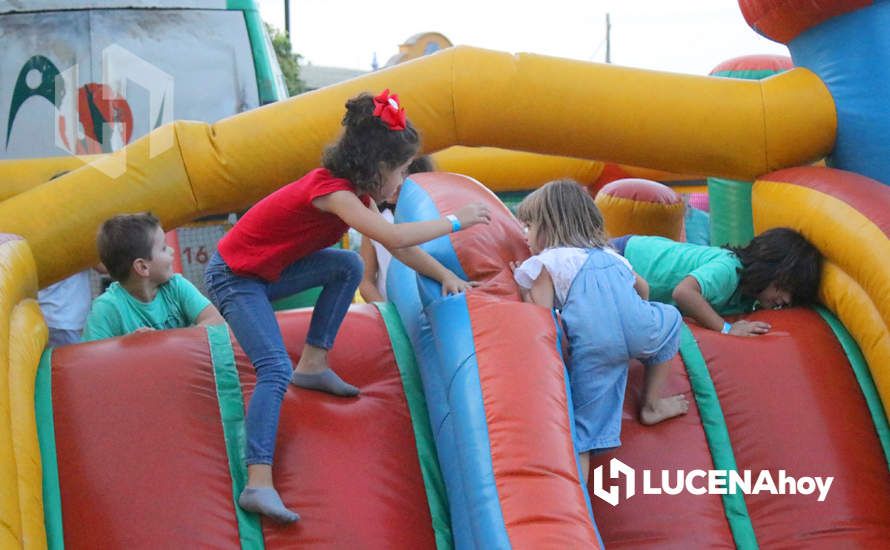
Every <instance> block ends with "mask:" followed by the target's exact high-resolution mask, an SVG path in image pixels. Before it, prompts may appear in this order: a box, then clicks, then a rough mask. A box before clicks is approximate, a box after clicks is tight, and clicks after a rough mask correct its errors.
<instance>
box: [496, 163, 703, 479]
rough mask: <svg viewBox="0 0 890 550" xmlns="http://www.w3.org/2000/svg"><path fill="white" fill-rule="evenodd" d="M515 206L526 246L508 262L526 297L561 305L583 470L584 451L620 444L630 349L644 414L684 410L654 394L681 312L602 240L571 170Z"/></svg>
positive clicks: (681, 401)
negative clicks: (652, 294) (651, 293)
mask: <svg viewBox="0 0 890 550" xmlns="http://www.w3.org/2000/svg"><path fill="white" fill-rule="evenodd" d="M517 215H518V217H519V219H520V220H521V221H522V222H523V223H524V224H525V226H526V228H527V241H528V245H529V248H530V249H531V251H532V254H533V256H532V257H531V258H529V259H528V260H526V261H525V262H523V263H522V264H521V265H519V266H514V267H515V272H514V276H515V278H516V282H517V283H518V284H519V287H520V290H521V293H522V296H523V299H524V300H525V301H527V302H533V303H536V304H538V305H542V306H544V307H547V308H553V307H556V308H558V309H560V310H561V311H562V320H563V323H564V324H565V330H566V335H567V337H568V341H569V346H568V348H569V356H570V368H569V382H570V386H571V392H572V404H573V407H574V416H575V431H576V437H577V441H576V445H577V449H578V452H579V453H580V454H581V471H582V473H583V474H584V476H585V478H586V476H587V471H588V469H589V467H590V453H591V452H597V451H602V450H605V449H609V448H612V447H617V446H619V445H620V444H621V441H620V439H619V435H620V433H621V410H622V406H623V403H624V389H625V386H626V384H627V370H628V362H629V361H630V360H631V359H639V360H640V361H641V362H642V363H643V365H644V366H645V367H646V374H645V382H644V388H643V401H642V409H641V411H640V421H641V422H642V423H643V424H647V425H650V424H655V423H658V422H661V421H663V420H666V419H668V418H672V417H674V416H678V415H682V414H685V413H686V411H687V409H688V408H689V402H688V401H687V400H686V398H685V397H684V396H683V395H675V396H672V397H660V392H661V389H662V386H663V385H664V382H665V380H666V378H667V374H668V362H669V361H670V359H671V358H672V357H673V356H674V355H676V353H677V349H678V348H679V340H680V336H679V331H680V325H681V323H682V319H681V317H680V313H679V312H678V311H677V309H676V308H674V307H673V306H668V305H664V304H658V303H650V302H648V301H646V300H645V299H644V298H643V297H645V294H647V287H646V283H645V281H643V280H642V279H640V278H639V277H638V276H636V275H635V274H634V272H633V271H632V270H631V268H630V266H629V264H628V263H627V261H626V260H625V259H624V258H622V257H621V256H620V255H618V254H617V253H616V252H615V251H614V250H612V249H610V248H609V247H608V246H607V242H608V241H607V239H606V235H605V231H604V230H603V218H602V214H600V212H599V209H598V208H597V207H596V204H594V202H593V199H592V198H591V196H590V194H589V193H588V192H587V190H586V189H585V188H584V187H582V186H580V185H578V184H577V183H575V182H574V181H571V180H559V181H554V182H550V183H548V184H547V185H545V186H543V187H541V188H540V189H538V190H537V191H535V192H534V193H532V194H530V195H529V196H528V197H526V198H525V200H523V201H522V203H521V204H520V205H519V208H518V211H517ZM641 296H642V297H641Z"/></svg>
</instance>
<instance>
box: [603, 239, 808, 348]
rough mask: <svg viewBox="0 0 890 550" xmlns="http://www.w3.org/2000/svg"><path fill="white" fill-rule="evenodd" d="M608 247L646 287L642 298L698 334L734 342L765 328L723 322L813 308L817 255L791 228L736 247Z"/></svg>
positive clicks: (623, 243)
mask: <svg viewBox="0 0 890 550" xmlns="http://www.w3.org/2000/svg"><path fill="white" fill-rule="evenodd" d="M612 245H613V246H614V247H615V248H616V250H618V252H619V253H621V254H622V255H624V257H625V258H626V259H627V260H628V261H629V262H630V264H631V265H632V266H633V269H634V271H636V272H637V273H638V274H639V275H640V276H641V277H643V278H644V279H645V280H646V281H647V282H648V283H649V299H650V300H654V301H658V302H663V303H666V304H673V305H676V306H677V307H678V308H679V309H680V311H681V312H682V313H683V314H684V315H686V316H688V317H692V318H693V319H695V320H696V321H697V322H698V323H699V324H701V325H702V326H704V327H707V328H710V329H711V330H716V331H720V332H723V333H724V334H735V335H738V336H754V335H758V334H766V333H767V332H769V330H770V326H769V324H767V323H764V322H760V321H745V320H741V321H736V322H735V323H732V324H730V323H728V322H726V321H725V320H724V319H723V315H732V314H738V313H746V312H749V311H752V310H754V309H755V307H761V308H765V309H779V308H782V307H786V306H790V305H792V304H793V305H802V304H807V303H811V302H814V301H815V300H816V295H817V292H818V289H819V276H820V270H821V255H820V254H819V251H818V250H817V249H816V248H815V247H814V246H813V245H812V244H810V243H809V242H808V241H807V240H806V239H805V238H804V237H803V236H801V235H800V234H799V233H797V232H796V231H794V230H792V229H788V228H784V227H780V228H775V229H770V230H769V231H765V232H764V233H762V234H760V235H758V236H757V237H754V239H753V240H752V241H751V243H750V244H748V245H747V246H745V247H743V248H722V247H716V246H701V245H694V244H689V243H680V242H676V241H672V240H670V239H666V238H664V237H644V236H636V235H630V236H625V237H619V238H617V239H613V240H612Z"/></svg>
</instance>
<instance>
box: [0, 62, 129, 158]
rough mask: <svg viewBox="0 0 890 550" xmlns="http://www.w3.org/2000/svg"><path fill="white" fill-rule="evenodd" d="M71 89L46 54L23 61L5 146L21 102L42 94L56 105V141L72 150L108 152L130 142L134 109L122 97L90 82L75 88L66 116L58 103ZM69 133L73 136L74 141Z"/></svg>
mask: <svg viewBox="0 0 890 550" xmlns="http://www.w3.org/2000/svg"><path fill="white" fill-rule="evenodd" d="M70 89H72V86H70V83H68V82H66V81H65V75H63V74H62V73H61V72H60V71H59V69H58V67H56V66H55V64H54V63H53V62H52V61H50V60H49V59H47V58H46V57H44V56H42V55H35V56H33V57H31V58H30V59H29V60H28V61H26V62H25V64H24V65H23V66H22V68H21V70H20V71H19V74H18V78H16V83H15V89H14V90H13V94H12V100H11V102H10V106H9V122H8V124H7V126H6V147H7V148H8V147H9V140H10V137H11V136H12V130H13V126H14V124H15V121H16V118H17V116H18V114H19V111H20V109H21V107H22V105H24V103H25V102H26V101H27V100H28V99H30V98H32V97H38V98H43V99H45V100H46V101H49V102H50V103H52V104H53V105H54V106H55V108H56V120H57V122H56V130H57V132H58V139H57V142H59V143H61V144H62V145H64V147H65V149H67V150H68V151H69V152H70V153H72V154H76V155H89V154H98V153H110V152H112V151H116V150H118V149H120V148H121V147H123V146H124V145H126V144H128V143H129V142H130V139H131V138H132V137H133V111H132V109H131V108H130V105H129V103H127V100H126V99H125V98H123V97H121V96H119V95H118V94H116V93H115V92H114V91H113V90H112V89H111V87H110V86H108V85H106V84H102V83H98V82H90V83H88V84H85V85H83V86H81V87H80V88H78V89H77V99H76V106H77V108H76V112H75V116H73V117H71V116H70V115H69V116H68V117H66V116H65V114H63V112H62V110H61V106H62V102H63V100H64V99H65V94H66V90H70ZM69 118H75V119H76V120H69ZM69 124H75V125H76V127H75V129H74V130H75V131H74V132H71V131H70V130H69V128H68V125H69ZM69 136H74V140H73V143H71V142H70V141H71V140H69Z"/></svg>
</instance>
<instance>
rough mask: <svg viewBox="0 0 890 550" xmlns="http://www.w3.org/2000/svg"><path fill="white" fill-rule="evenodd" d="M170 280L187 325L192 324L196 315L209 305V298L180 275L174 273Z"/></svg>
mask: <svg viewBox="0 0 890 550" xmlns="http://www.w3.org/2000/svg"><path fill="white" fill-rule="evenodd" d="M170 282H171V283H173V284H175V285H176V296H177V298H178V300H177V301H178V303H179V307H180V308H181V309H182V313H183V315H185V318H186V319H188V322H189V325H194V324H195V321H196V320H197V319H198V315H200V314H201V312H202V311H204V308H206V307H207V306H209V305H210V300H208V299H207V297H206V296H204V295H203V294H201V292H200V291H199V290H198V289H197V288H196V287H195V285H193V284H192V282H191V281H189V280H188V279H186V278H185V277H183V276H182V275H178V274H177V275H174V276H173V280H172V281H170Z"/></svg>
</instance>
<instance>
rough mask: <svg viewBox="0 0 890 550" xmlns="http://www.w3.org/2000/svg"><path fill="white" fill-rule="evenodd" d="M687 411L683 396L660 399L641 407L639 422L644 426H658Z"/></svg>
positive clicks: (686, 402) (685, 400) (687, 405)
mask: <svg viewBox="0 0 890 550" xmlns="http://www.w3.org/2000/svg"><path fill="white" fill-rule="evenodd" d="M688 410H689V400H688V399H686V396H685V395H683V394H678V395H673V396H671V397H661V398H659V399H656V400H655V402H654V403H651V404H647V405H643V408H642V409H641V410H640V422H641V423H643V424H645V425H646V426H651V425H652V424H658V423H659V422H662V421H664V420H667V419H668V418H673V417H675V416H680V415H683V414H686V412H687V411H688Z"/></svg>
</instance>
